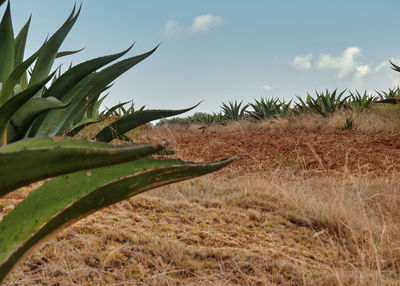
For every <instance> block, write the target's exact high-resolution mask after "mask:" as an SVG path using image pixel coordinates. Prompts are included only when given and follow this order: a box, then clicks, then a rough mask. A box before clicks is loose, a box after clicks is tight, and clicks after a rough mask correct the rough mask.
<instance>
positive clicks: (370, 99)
mask: <svg viewBox="0 0 400 286" xmlns="http://www.w3.org/2000/svg"><path fill="white" fill-rule="evenodd" d="M375 101H376V97H375V96H372V95H369V94H367V92H366V91H364V93H363V95H361V94H360V93H359V92H358V91H357V90H356V92H355V93H352V92H350V97H349V99H348V100H347V102H346V104H345V105H346V107H347V108H350V109H352V110H354V111H357V112H362V111H364V110H366V109H368V108H370V107H371V105H372V103H374V102H375Z"/></svg>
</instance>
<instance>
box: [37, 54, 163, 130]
mask: <svg viewBox="0 0 400 286" xmlns="http://www.w3.org/2000/svg"><path fill="white" fill-rule="evenodd" d="M157 47H158V46H157ZM157 47H156V48H154V49H153V50H151V51H149V52H147V53H144V54H141V55H138V56H135V57H131V58H128V59H125V60H122V61H120V62H117V63H115V64H113V65H111V66H109V67H107V68H105V69H103V70H102V71H100V72H97V73H93V74H90V75H89V76H87V77H86V78H85V79H83V80H82V81H80V82H79V83H78V84H77V85H76V86H74V87H73V88H72V89H71V90H70V91H69V92H67V94H65V96H63V97H62V100H63V101H69V100H72V102H71V105H70V106H69V107H68V108H66V109H64V110H53V111H50V112H49V113H48V114H47V115H46V118H44V119H43V122H41V124H40V126H36V127H35V129H34V130H33V131H32V132H31V133H30V134H29V136H35V137H37V136H44V135H49V136H60V135H64V133H65V132H67V130H68V129H69V128H70V127H71V126H72V125H73V123H74V122H76V121H78V122H79V121H81V120H82V119H83V115H84V113H85V111H86V108H87V103H89V102H90V101H91V100H92V99H93V98H94V97H96V96H98V95H99V93H101V92H103V91H105V90H107V89H108V87H109V84H110V83H111V82H112V81H113V80H115V79H116V78H117V77H118V76H120V75H121V74H123V73H124V72H126V71H127V70H129V69H130V68H132V67H133V66H134V65H136V64H138V63H139V62H141V61H142V60H144V59H145V58H147V57H148V56H150V55H151V54H152V53H153V52H154V51H155V50H156V49H157ZM48 93H49V92H47V94H48Z"/></svg>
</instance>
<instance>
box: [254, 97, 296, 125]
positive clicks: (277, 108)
mask: <svg viewBox="0 0 400 286" xmlns="http://www.w3.org/2000/svg"><path fill="white" fill-rule="evenodd" d="M291 103H292V101H291V100H290V101H289V102H287V103H286V102H285V101H281V100H279V99H278V98H270V99H264V98H261V100H257V99H256V100H255V103H250V106H251V107H252V108H253V111H248V114H249V115H250V116H251V117H253V118H255V119H257V120H260V119H266V118H271V117H273V118H275V117H276V116H277V115H285V114H287V113H288V111H289V109H290V105H291Z"/></svg>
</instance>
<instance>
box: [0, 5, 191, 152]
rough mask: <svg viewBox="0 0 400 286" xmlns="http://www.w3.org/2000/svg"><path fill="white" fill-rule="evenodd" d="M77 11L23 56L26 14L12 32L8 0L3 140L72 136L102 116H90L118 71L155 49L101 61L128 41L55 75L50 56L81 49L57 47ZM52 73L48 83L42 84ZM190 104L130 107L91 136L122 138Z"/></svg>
mask: <svg viewBox="0 0 400 286" xmlns="http://www.w3.org/2000/svg"><path fill="white" fill-rule="evenodd" d="M4 2H5V1H4V0H3V1H1V3H4ZM79 14H80V8H79V9H78V10H77V11H76V9H75V7H74V9H73V10H72V12H71V14H70V16H69V17H68V19H67V20H66V21H65V22H64V24H63V25H62V26H61V27H60V28H59V29H58V30H57V31H56V32H55V33H54V34H53V35H52V36H51V37H50V38H49V39H47V40H46V41H45V42H44V43H43V45H42V46H41V47H40V48H39V49H38V50H37V51H36V52H35V53H34V54H33V55H31V56H30V57H28V58H27V59H26V60H23V58H24V51H25V45H26V39H27V35H28V30H29V26H30V19H29V20H28V21H27V23H26V24H25V25H24V26H23V27H22V29H21V30H20V32H19V33H18V34H17V36H16V37H15V38H14V32H13V25H12V20H11V9H10V2H9V3H8V6H7V8H6V11H5V13H4V15H3V18H2V21H1V23H0V63H1V65H0V83H1V91H0V138H1V141H2V144H3V145H4V144H6V143H7V142H8V143H9V142H14V141H17V140H20V139H22V138H25V137H40V136H60V135H69V136H73V135H75V134H76V133H77V132H79V131H80V130H81V129H82V128H84V127H85V126H87V125H90V124H93V123H96V122H99V121H102V120H104V119H105V118H106V116H98V117H95V116H93V115H95V113H96V110H97V111H98V108H99V106H100V104H101V102H102V100H104V97H101V94H102V93H103V92H104V91H106V90H108V89H109V88H110V86H111V83H112V82H113V81H114V80H115V79H116V78H117V77H119V76H120V75H121V74H123V73H124V72H126V71H127V70H129V69H130V68H132V67H133V66H135V65H136V64H138V63H139V62H141V61H142V60H144V59H146V58H147V57H148V56H150V55H151V54H152V53H153V52H154V51H155V50H156V49H157V47H156V48H154V49H153V50H151V51H149V52H147V53H144V54H141V55H138V56H134V57H130V58H127V59H124V60H121V61H120V62H117V63H115V64H112V65H110V66H108V67H105V66H106V65H108V64H110V63H111V62H113V61H115V60H116V59H118V58H120V57H122V56H123V55H125V54H126V53H127V52H128V51H129V50H130V49H131V48H132V46H131V47H129V48H128V49H127V50H125V51H123V52H120V53H117V54H113V55H108V56H103V57H99V58H95V59H92V60H89V61H86V62H83V63H81V64H78V65H76V66H73V67H72V66H71V67H70V68H69V69H68V70H67V71H66V72H65V73H63V74H61V72H60V70H58V71H59V73H58V75H57V76H55V75H56V71H57V69H56V70H55V71H53V72H50V71H51V69H52V66H53V63H54V60H55V59H56V58H60V57H63V56H66V55H72V54H75V53H77V52H79V51H80V50H76V51H63V52H60V51H59V48H60V46H61V44H62V43H63V41H64V39H65V38H66V36H67V35H68V33H69V31H70V30H71V29H72V27H73V25H74V24H75V22H76V20H77V18H78V16H79ZM103 67H105V68H103ZM101 68H103V69H102V70H99V69H101ZM30 70H31V71H30ZM28 71H30V72H28ZM52 78H53V81H52V83H51V84H50V86H46V84H47V83H49V82H50V80H51V79H52ZM188 110H190V108H189V109H183V110H141V111H139V112H133V113H129V114H127V115H124V116H122V117H121V118H120V119H119V120H117V121H116V122H113V123H112V125H109V126H106V127H105V128H104V129H103V130H101V131H100V132H99V133H98V134H97V135H96V136H95V137H94V138H93V139H96V140H99V141H104V142H109V141H111V140H112V139H114V138H124V137H123V134H124V133H126V132H127V131H129V130H131V129H133V128H135V127H137V126H139V125H142V124H144V123H147V122H149V121H152V120H155V119H158V118H162V117H168V116H172V115H177V114H180V113H182V112H185V111H188ZM103 115H104V114H103Z"/></svg>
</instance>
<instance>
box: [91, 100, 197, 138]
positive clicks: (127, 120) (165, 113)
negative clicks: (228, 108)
mask: <svg viewBox="0 0 400 286" xmlns="http://www.w3.org/2000/svg"><path fill="white" fill-rule="evenodd" d="M199 104H200V103H198V104H196V105H195V106H193V107H190V108H186V109H178V110H142V111H137V112H134V113H131V114H128V115H125V116H123V117H121V118H120V119H118V120H117V121H115V122H113V123H111V124H110V125H109V126H107V127H105V128H103V129H102V130H101V131H100V132H99V133H98V134H97V135H96V136H95V138H94V139H95V140H99V141H103V142H110V141H112V140H113V139H115V138H120V135H123V134H124V133H126V132H128V131H130V130H132V129H134V128H136V127H138V126H140V125H142V124H145V123H148V122H150V121H153V120H156V119H160V118H165V117H169V116H174V115H178V114H181V113H184V112H187V111H190V110H192V109H193V108H195V107H197V106H198V105H199Z"/></svg>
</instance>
